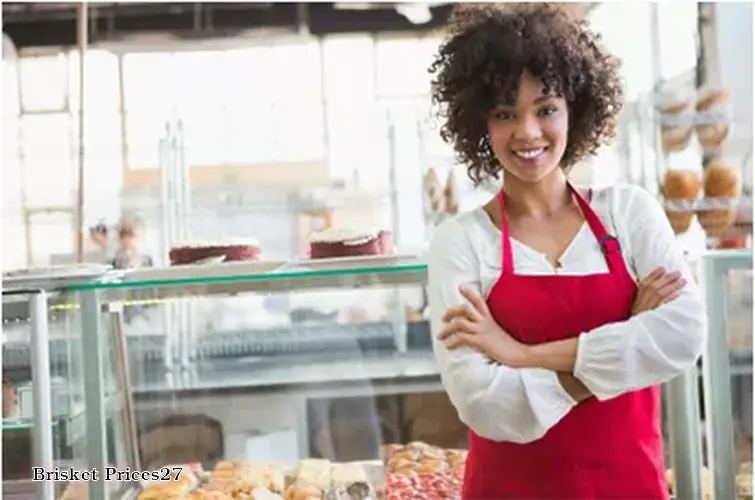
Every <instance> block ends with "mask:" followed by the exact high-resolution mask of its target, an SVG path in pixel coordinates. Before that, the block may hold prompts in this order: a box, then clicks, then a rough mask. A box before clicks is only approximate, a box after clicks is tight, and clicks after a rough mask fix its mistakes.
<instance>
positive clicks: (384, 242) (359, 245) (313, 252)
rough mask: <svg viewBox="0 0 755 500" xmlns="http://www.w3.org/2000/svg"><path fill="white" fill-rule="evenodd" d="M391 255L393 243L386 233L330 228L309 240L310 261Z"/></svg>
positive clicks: (389, 235) (389, 234)
mask: <svg viewBox="0 0 755 500" xmlns="http://www.w3.org/2000/svg"><path fill="white" fill-rule="evenodd" d="M392 253H393V242H392V240H391V233H390V232H388V231H382V230H372V231H359V230H350V229H339V228H332V227H331V228H328V229H326V230H324V231H321V232H318V233H315V234H313V235H312V236H311V237H310V238H309V256H310V258H312V259H328V258H334V257H358V256H363V255H387V254H392Z"/></svg>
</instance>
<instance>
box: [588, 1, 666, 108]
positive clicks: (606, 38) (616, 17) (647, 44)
mask: <svg viewBox="0 0 755 500" xmlns="http://www.w3.org/2000/svg"><path fill="white" fill-rule="evenodd" d="M650 8H651V4H650V3H628V2H616V3H601V4H599V5H598V6H596V7H595V9H594V10H593V11H592V13H591V14H590V24H591V26H592V28H593V29H594V30H595V31H596V32H598V33H599V34H600V35H601V36H602V37H603V43H604V44H605V46H606V48H607V49H608V50H609V51H611V52H612V53H613V54H614V55H615V56H616V57H618V58H620V59H621V62H622V69H621V71H622V76H623V77H624V81H625V88H624V93H625V96H626V99H627V100H628V101H632V100H635V99H637V98H638V96H640V95H641V94H644V93H645V92H648V91H650V90H651V89H652V88H653V85H654V84H655V82H654V80H653V78H654V77H653V65H652V60H653V33H652V29H651V25H650V19H651V17H650Z"/></svg>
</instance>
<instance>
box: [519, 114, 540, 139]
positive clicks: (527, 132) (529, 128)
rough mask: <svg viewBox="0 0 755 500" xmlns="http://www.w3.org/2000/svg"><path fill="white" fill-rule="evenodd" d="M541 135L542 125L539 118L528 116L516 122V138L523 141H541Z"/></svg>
mask: <svg viewBox="0 0 755 500" xmlns="http://www.w3.org/2000/svg"><path fill="white" fill-rule="evenodd" d="M540 135H541V131H540V124H539V123H538V121H537V118H536V117H534V116H529V115H527V114H525V115H523V116H521V117H520V118H519V119H518V120H517V122H516V129H515V130H514V137H515V138H516V139H519V140H521V141H531V140H533V139H539V138H540Z"/></svg>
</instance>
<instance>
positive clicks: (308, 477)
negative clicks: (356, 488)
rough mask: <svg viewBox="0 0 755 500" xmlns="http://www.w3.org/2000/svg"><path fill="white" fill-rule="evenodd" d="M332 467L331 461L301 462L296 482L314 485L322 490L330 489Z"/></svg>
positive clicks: (312, 460)
mask: <svg viewBox="0 0 755 500" xmlns="http://www.w3.org/2000/svg"><path fill="white" fill-rule="evenodd" d="M331 476H332V466H331V463H330V460H326V459H314V458H313V459H307V460H302V461H300V462H299V467H298V468H297V470H296V482H298V483H301V484H307V485H314V486H317V487H319V488H320V489H321V490H324V489H326V488H330V483H331V480H332V479H331Z"/></svg>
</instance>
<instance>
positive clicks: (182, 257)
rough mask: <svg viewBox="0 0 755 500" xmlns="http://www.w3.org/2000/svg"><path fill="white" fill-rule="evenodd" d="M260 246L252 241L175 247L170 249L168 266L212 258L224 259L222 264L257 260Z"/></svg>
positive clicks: (204, 243) (205, 243)
mask: <svg viewBox="0 0 755 500" xmlns="http://www.w3.org/2000/svg"><path fill="white" fill-rule="evenodd" d="M260 254H261V250H260V244H259V242H258V241H257V240H254V239H244V240H235V241H222V242H217V243H215V242H202V243H187V244H180V245H176V246H174V247H173V248H171V249H170V254H169V257H170V264H171V265H172V266H181V265H185V264H193V263H195V262H198V261H201V260H204V259H209V258H213V257H225V260H224V262H233V261H244V260H259V258H260Z"/></svg>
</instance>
